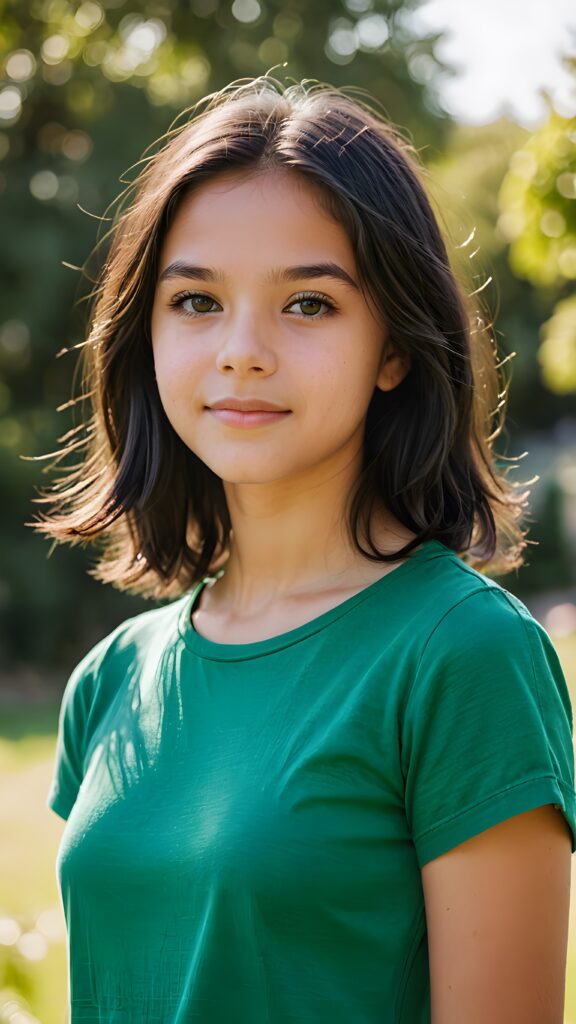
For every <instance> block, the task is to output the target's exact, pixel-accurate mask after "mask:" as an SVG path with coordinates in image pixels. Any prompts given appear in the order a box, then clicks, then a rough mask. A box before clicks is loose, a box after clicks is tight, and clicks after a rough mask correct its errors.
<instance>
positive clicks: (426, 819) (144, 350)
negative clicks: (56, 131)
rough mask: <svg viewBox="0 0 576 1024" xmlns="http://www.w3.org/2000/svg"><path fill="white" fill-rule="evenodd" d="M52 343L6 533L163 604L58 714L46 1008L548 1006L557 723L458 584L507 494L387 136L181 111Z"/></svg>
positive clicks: (536, 631) (332, 113)
mask: <svg viewBox="0 0 576 1024" xmlns="http://www.w3.org/2000/svg"><path fill="white" fill-rule="evenodd" d="M84 353H85V358H86V364H85V371H86V376H85V381H86V383H87V385H88V387H89V389H90V394H91V398H92V410H93V415H92V417H91V419H90V421H89V422H87V424H86V426H87V436H86V438H85V439H84V440H83V441H74V442H73V441H69V443H68V444H67V447H66V449H65V451H72V450H73V449H77V448H79V447H81V446H83V445H88V449H87V452H86V453H85V457H84V460H83V462H82V463H81V464H80V465H79V466H77V467H75V469H74V470H73V471H70V473H69V476H68V478H64V479H63V480H62V479H61V480H60V481H58V483H59V485H60V486H59V487H54V490H53V493H52V495H48V496H46V495H45V496H44V498H42V499H39V500H43V501H48V500H50V501H52V503H53V505H54V509H53V511H52V513H51V514H50V515H48V516H42V517H41V518H40V520H39V522H40V525H36V526H35V528H36V529H38V530H40V531H42V532H44V533H45V534H49V535H50V536H52V537H54V538H56V539H57V540H58V541H69V542H78V541H79V540H80V541H84V542H86V541H92V540H95V539H96V538H102V539H104V541H105V545H104V547H103V551H102V552H101V554H100V558H99V561H98V563H97V566H96V568H95V569H93V570H92V574H93V575H94V576H95V577H96V578H97V579H99V580H101V581H103V582H106V583H111V584H112V585H113V586H115V587H117V588H118V589H122V590H125V591H129V592H132V593H140V594H144V595H147V596H151V597H155V598H169V599H170V600H167V601H165V602H164V603H163V604H161V605H160V606H157V607H154V608H152V609H151V610H149V611H146V612H144V613H142V614H138V615H135V616H133V617H132V618H129V619H128V620H127V621H125V622H123V623H121V624H120V625H119V626H118V627H117V628H116V629H114V630H113V631H112V632H111V633H110V634H109V635H108V636H105V637H104V638H103V639H101V640H100V641H99V642H98V643H97V644H96V645H95V646H94V647H93V649H92V650H90V651H89V652H88V653H87V654H86V655H85V657H83V659H82V660H81V661H80V663H79V664H78V665H77V666H76V668H75V669H74V670H73V672H72V674H71V675H70V678H69V680H68V683H67V686H66V690H65V693H64V697H63V701H62V707H61V712H60V721H59V733H58V744H57V753H56V763H55V770H54V778H53V782H52V786H51V790H50V794H49V797H48V804H49V806H50V807H51V808H52V809H53V810H54V811H55V812H56V813H57V814H59V815H60V816H61V817H62V818H64V819H67V825H66V828H65V831H64V834H63V837H62V841H61V845H60V849H59V853H58V861H57V873H58V881H59V885H60V889H61V895H62V901H63V907H64V911H65V915H66V922H67V928H68V940H69V982H70V997H71V1017H72V1022H73V1024H76V1022H86V1024H88V1022H90V1024H96V1022H106V1024H132V1022H137V1024H142V1022H158V1024H160V1022H161V1024H184V1022H188V1021H190V1022H192V1021H201V1022H203V1024H292V1022H296V1021H299V1022H306V1024H321V1022H322V1024H324V1022H326V1024H426V1022H430V1021H433V1022H434V1024H463V1022H465V1024H488V1022H489V1024H520V1022H521V1024H536V1022H538V1024H561V1021H562V1010H563V1002H564V984H565V969H566V953H567V941H568V916H569V893H570V864H571V858H570V854H571V851H574V849H575V838H574V837H575V833H576V805H575V792H574V756H573V748H572V735H571V733H572V709H571V705H570V698H569V695H568V690H567V686H566V682H565V679H564V677H563V675H562V670H561V668H560V664H559V661H558V658H557V656H556V653H555V651H554V648H553V646H552V643H551V641H550V639H549V637H548V635H547V633H546V632H545V630H544V629H543V628H542V627H541V626H540V625H539V624H538V622H536V621H535V620H534V618H532V616H531V615H530V613H529V612H528V610H527V609H526V607H525V606H524V605H523V604H522V603H521V602H520V601H519V600H518V599H517V598H515V597H514V596H513V595H512V594H510V593H509V592H508V591H507V590H506V589H504V588H503V587H502V586H501V585H499V584H498V583H496V582H495V581H494V580H492V579H491V578H490V577H489V576H488V575H486V574H485V571H492V572H493V573H497V574H498V575H501V574H504V573H506V572H508V571H510V570H512V569H514V568H517V567H518V566H520V565H521V564H522V550H523V548H524V547H525V545H526V542H525V541H524V533H523V531H522V530H521V528H520V518H521V516H522V514H523V509H524V508H525V507H526V495H525V494H523V495H518V494H517V493H516V492H515V491H514V487H513V485H512V484H510V483H509V482H508V481H507V479H506V476H505V474H504V473H502V472H501V471H500V470H499V469H498V467H497V464H496V456H495V455H494V453H493V451H492V442H493V440H494V438H495V437H496V436H497V434H498V433H499V429H501V426H500V428H499V429H496V430H494V423H493V417H494V415H495V410H496V406H497V405H498V399H499V398H501V397H502V395H501V394H500V395H499V394H498V389H499V386H500V384H499V380H498V368H497V366H496V364H495V357H494V352H493V348H492V340H491V338H490V337H489V335H488V333H487V328H486V327H484V325H483V323H482V321H481V320H480V319H478V318H475V317H474V316H473V309H472V307H471V306H470V304H469V301H468V298H467V296H466V293H465V291H464V289H463V287H462V286H461V285H460V284H458V283H457V281H456V279H455V276H454V273H453V271H452V269H451V266H450V262H449V259H448V255H447V252H446V248H445V244H444V242H443V240H442V237H441V233H440V231H439V228H438V224H437V221H436V219H435V217H434V214H433V212H432V209H431V205H430V201H429V199H428V198H427V196H426V192H425V189H424V186H423V184H422V174H421V173H420V168H419V165H418V161H417V159H416V157H415V155H414V151H413V149H412V147H411V146H410V145H409V144H408V143H407V142H406V141H405V140H404V139H403V138H402V136H401V135H400V133H399V132H398V131H396V130H395V129H394V128H393V127H392V126H391V125H390V124H388V123H386V121H385V120H384V119H383V117H382V116H381V115H380V114H378V113H377V112H375V111H373V110H371V108H370V106H369V104H367V103H364V102H363V101H360V100H356V99H354V98H353V97H351V96H348V95H347V94H344V93H343V92H341V91H339V90H336V89H333V88H331V87H328V86H324V85H321V84H317V85H313V86H310V84H309V83H308V84H305V83H301V84H294V85H291V86H289V87H284V86H282V85H280V83H278V82H275V80H273V79H271V78H269V77H266V76H265V77H264V78H262V79H256V80H251V81H248V82H246V81H244V82H243V83H240V84H235V85H233V86H231V87H228V88H227V89H225V90H223V91H222V92H221V93H219V94H214V95H213V96H211V97H209V98H208V102H207V103H206V105H205V109H203V110H202V112H199V111H195V116H193V117H192V118H191V119H190V120H189V121H188V122H187V123H185V124H183V125H182V126H180V127H179V128H177V129H173V131H172V132H170V133H169V135H168V138H167V140H166V141H165V142H164V144H163V145H162V147H161V148H160V149H159V150H158V151H157V152H156V153H155V154H154V155H151V156H149V158H148V159H147V161H146V162H145V166H144V167H143V169H142V170H141V172H140V173H139V175H138V177H137V179H136V182H135V195H134V196H133V197H132V199H131V202H130V204H129V205H128V207H127V209H126V210H125V211H124V212H123V214H122V216H121V217H120V218H119V219H118V220H117V222H116V224H115V227H114V230H113V238H112V245H111V249H110V254H109V257H108V260H107V262H106V265H105V266H104V269H103V272H102V276H101V281H100V285H99V288H98V290H97V299H96V303H95V307H94V311H93V318H92V324H91V330H90V334H89V337H88V339H87V342H86V345H85V349H84ZM500 405H502V403H500ZM61 440H62V439H61Z"/></svg>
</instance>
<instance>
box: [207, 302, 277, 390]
mask: <svg viewBox="0 0 576 1024" xmlns="http://www.w3.org/2000/svg"><path fill="white" fill-rule="evenodd" d="M259 319H260V322H259V323H257V317H256V314H254V315H250V314H249V313H246V314H244V315H242V316H240V315H239V316H237V317H236V318H235V319H234V320H233V321H231V322H230V323H229V325H228V329H227V330H226V333H225V336H224V338H223V340H222V343H221V345H220V348H219V350H218V355H217V357H216V365H217V367H218V370H220V371H221V372H222V373H225V374H228V375H229V374H230V373H231V372H236V373H237V374H240V375H242V374H252V373H259V374H270V373H273V372H274V370H275V369H276V356H275V354H274V352H273V349H272V346H271V345H270V343H269V338H270V330H271V328H268V330H267V332H266V333H267V335H268V340H265V338H264V331H265V328H264V326H263V324H262V317H260V318H259Z"/></svg>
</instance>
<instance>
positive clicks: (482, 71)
mask: <svg viewBox="0 0 576 1024" xmlns="http://www.w3.org/2000/svg"><path fill="white" fill-rule="evenodd" d="M412 17H413V19H414V21H415V22H416V24H417V26H418V28H419V30H421V31H423V32H428V31H434V30H440V29H442V30H446V37H445V38H444V39H443V40H442V42H441V43H439V44H438V45H437V48H436V51H435V52H436V55H437V56H438V58H439V59H440V60H442V61H443V62H446V63H447V64H450V65H454V66H455V67H457V69H458V74H457V75H455V76H454V77H448V76H446V78H445V79H443V80H441V81H440V82H439V85H438V91H439V94H440V99H441V102H442V105H443V106H444V107H445V108H446V109H447V110H448V112H449V113H450V114H452V115H453V116H454V117H455V118H456V119H457V120H459V121H464V122H466V123H468V124H486V123H488V122H490V121H494V120H496V119H497V118H498V117H499V116H500V115H501V114H505V115H507V116H509V117H511V118H512V119H513V120H515V121H517V122H518V123H520V124H522V125H524V127H526V128H536V127H538V125H540V124H542V123H543V121H544V120H545V119H546V116H547V113H548V108H547V106H546V104H545V102H544V100H543V99H542V98H541V97H540V96H539V95H538V89H539V87H540V86H545V87H547V89H548V90H549V91H550V94H551V96H552V98H553V101H554V106H555V107H556V109H557V110H558V112H559V113H560V114H561V115H562V116H563V117H571V116H576V70H574V71H572V72H571V73H570V72H569V70H568V69H567V68H564V67H563V65H562V62H561V54H562V53H566V54H568V55H570V54H572V55H576V0H427V2H426V3H425V4H424V5H423V6H422V7H421V8H419V9H418V10H417V11H415V12H414V14H413V16H412Z"/></svg>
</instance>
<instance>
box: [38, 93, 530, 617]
mask: <svg viewBox="0 0 576 1024" xmlns="http://www.w3.org/2000/svg"><path fill="white" fill-rule="evenodd" d="M349 88H350V89H353V87H349ZM357 91H358V92H362V93H363V90H359V89H358V90H357ZM366 95H368V94H366ZM369 98H370V99H372V100H373V98H371V97H369ZM203 105H204V108H203V109H202V106H203ZM188 113H190V114H191V116H190V117H188V119H187V120H186V121H185V123H183V124H181V125H179V126H178V125H176V127H171V128H170V129H169V131H168V132H167V133H166V135H165V136H163V137H162V139H161V140H159V141H160V142H163V145H162V146H161V148H159V149H158V150H157V151H156V152H153V153H151V154H149V155H148V156H145V157H143V159H142V161H140V162H141V163H143V167H142V168H141V169H140V171H139V172H138V174H137V176H136V178H135V180H134V182H133V183H132V185H131V187H130V188H128V189H126V190H125V192H124V193H123V195H121V196H120V197H119V198H120V199H122V198H123V197H124V198H126V199H128V198H130V202H129V203H128V205H127V208H126V209H125V210H120V209H119V210H118V214H117V217H116V218H110V219H111V220H112V227H111V228H110V229H109V231H108V234H111V235H112V243H111V246H110V249H109V254H108V257H107V260H106V262H105V263H104V265H103V267H102V269H101V271H100V273H99V277H98V279H97V281H96V282H95V283H96V288H95V290H94V292H93V293H92V298H93V299H94V302H93V308H92V312H91V317H90V324H89V331H88V334H87V337H86V340H85V341H83V342H82V343H81V344H80V345H77V346H74V348H79V349H81V353H80V357H79V364H78V366H77V369H78V368H81V369H82V374H83V375H82V386H83V388H84V389H85V393H84V394H81V395H80V396H78V398H76V399H74V400H73V401H72V402H70V403H66V405H75V404H76V402H78V401H84V400H87V399H90V402H91V407H90V408H91V416H90V419H89V421H88V422H81V423H80V425H79V426H76V427H74V428H73V429H72V430H71V431H68V433H66V434H64V435H63V436H61V437H59V438H58V440H59V441H60V442H63V443H64V444H63V447H62V448H61V449H60V451H59V452H58V453H54V452H52V453H49V454H47V455H44V456H40V458H51V457H52V456H53V455H55V454H56V456H57V457H56V459H55V463H54V464H56V463H57V462H59V461H60V460H61V459H62V458H64V456H67V455H69V454H70V453H72V452H73V451H76V450H78V449H82V448H84V449H85V451H84V453H83V460H82V461H81V463H80V464H78V465H76V466H72V467H69V468H68V469H67V471H66V473H65V475H64V476H63V477H60V478H59V479H57V480H55V481H54V483H53V485H52V486H51V488H49V489H48V490H46V489H45V490H42V491H38V490H37V489H36V490H37V493H39V494H41V495H42V496H41V497H40V498H36V499H32V500H33V501H36V502H38V503H51V505H52V508H51V510H50V512H49V514H47V515H46V514H42V513H41V514H39V515H38V516H36V517H35V520H34V521H33V522H30V523H26V525H27V526H32V527H33V528H34V529H35V530H37V531H38V532H39V533H42V534H47V535H49V536H51V537H53V538H54V539H55V542H56V543H62V542H68V543H71V544H78V543H81V544H87V543H90V542H97V543H99V544H101V551H100V553H99V557H98V560H97V562H96V564H95V566H94V567H93V568H91V569H90V570H89V574H90V575H92V576H93V577H94V578H96V579H97V580H100V581H102V582H105V583H111V584H112V585H113V586H114V587H116V588H117V589H119V590H123V591H128V592H131V593H134V594H141V595H143V596H145V597H156V598H164V597H174V596H179V595H181V594H182V593H184V592H185V591H186V590H188V589H189V588H191V587H192V586H194V585H195V584H196V583H197V582H198V581H199V580H201V579H202V578H203V577H204V576H205V575H207V574H210V573H212V572H214V570H215V569H217V568H218V567H219V566H220V565H222V564H223V561H225V559H226V557H227V556H228V554H229V552H230V542H231V521H230V517H229V512H228V507H227V502H226V498H225V493H224V486H223V482H222V480H221V479H220V478H219V477H218V476H217V475H216V474H215V473H214V472H213V471H212V470H211V469H210V468H209V467H208V466H206V465H205V463H203V462H202V460H201V459H200V458H198V456H197V455H196V454H195V453H194V452H192V451H190V450H189V449H188V447H187V446H186V445H185V444H184V443H183V441H182V440H181V438H180V437H179V436H178V435H177V434H176V432H175V431H174V429H173V428H172V426H171V424H170V422H169V420H168V418H167V416H166V413H165V411H164V409H163V406H162V404H161V401H160V397H159V393H158V389H157V384H156V380H155V374H154V364H153V356H152V344H151V331H150V320H151V310H152V303H153V298H154V293H155V288H156V281H157V275H158V272H159V265H158V264H159V253H160V249H161V245H162V241H163V239H164V237H165V235H166V233H167V231H168V229H169V227H170V225H171V223H172V222H173V220H174V217H175V215H176V213H177V210H178V207H179V204H180V203H181V201H182V199H183V198H184V196H186V195H189V194H190V192H191V191H193V190H194V189H195V188H196V186H198V185H200V184H201V183H203V182H206V181H207V180H209V179H212V178H214V177H215V176H216V175H218V174H221V173H222V172H230V171H234V170H237V171H238V172H241V171H249V172H252V173H254V174H258V173H262V172H266V171H271V170H272V171H273V170H279V171H282V172H285V173H290V174H297V175H300V176H302V177H303V178H305V179H306V180H307V182H308V183H309V184H311V185H313V186H314V187H315V191H316V194H317V195H318V200H319V202H320V203H321V204H322V206H323V207H324V209H325V210H327V211H328V212H329V213H330V215H331V216H332V217H333V218H335V220H336V221H338V222H339V223H340V224H341V225H342V226H343V227H344V228H345V230H346V232H347V233H348V236H349V238H350V240H351V242H352V245H353V248H354V252H355V255H356V263H357V271H358V275H359V278H360V282H361V285H362V289H363V292H364V295H365V297H366V298H370V299H372V300H373V302H374V303H375V305H376V308H377V310H378V311H379V313H380V315H381V317H382V321H383V323H384V324H385V326H386V328H387V335H388V340H389V343H390V344H391V345H392V347H393V348H394V349H395V350H396V351H397V352H399V353H400V354H403V355H404V356H408V357H410V362H411V365H410V369H409V371H408V373H407V374H406V376H405V377H404V379H403V380H402V382H401V383H400V384H399V385H398V386H397V387H396V388H394V389H393V390H391V391H386V392H384V391H382V390H380V389H378V388H376V389H375V391H374V394H373V396H372V398H371V400H370V404H369V407H368V412H367V417H366V425H365V435H364V453H363V463H362V469H361V473H360V475H359V478H358V480H357V482H356V485H355V487H354V489H353V493H352V494H351V495H350V497H349V502H348V505H347V509H346V517H347V521H348V529H349V535H350V538H351V540H352V541H353V543H354V545H355V546H356V548H357V549H358V551H360V552H361V553H362V554H363V555H364V556H365V557H366V558H368V559H370V560H372V561H381V562H389V561H396V560H399V559H402V558H407V557H409V555H410V552H411V551H412V550H413V549H414V548H416V547H417V546H419V545H420V544H421V543H422V542H423V541H424V540H427V539H430V538H434V539H437V540H439V541H441V542H442V543H443V544H445V545H446V546H448V547H449V548H451V549H452V550H453V551H455V552H456V553H457V554H458V555H459V556H460V557H461V558H462V559H463V560H464V561H466V562H467V563H468V564H470V565H472V566H473V567H476V568H478V569H479V570H480V571H482V572H486V571H491V572H493V573H496V574H498V575H500V574H503V573H506V572H509V571H510V570H512V569H516V568H518V567H519V566H520V565H522V564H523V555H522V551H523V549H524V548H525V547H526V544H527V542H526V541H525V540H524V536H525V532H524V531H523V530H522V528H521V525H520V524H521V519H522V515H523V509H525V508H526V505H527V496H528V494H529V491H525V492H523V493H521V494H518V493H517V492H516V491H515V488H516V487H518V486H520V485H518V484H513V483H511V482H510V481H509V480H508V479H507V472H508V470H507V469H506V468H504V469H502V468H501V467H499V466H498V462H499V461H500V462H501V460H504V461H510V460H507V457H506V456H496V455H495V453H494V452H493V442H494V440H495V439H496V437H498V436H499V434H500V433H501V431H502V427H503V423H504V415H505V413H504V410H505V404H506V400H507V390H508V384H507V383H505V385H504V387H502V381H501V379H500V370H501V367H502V365H503V362H506V360H503V361H502V362H501V363H498V362H497V353H496V347H495V342H494V340H493V338H492V335H491V334H490V326H491V325H490V324H488V322H487V320H486V319H483V318H482V317H480V316H478V313H477V308H476V306H475V305H474V304H473V303H472V301H471V297H470V296H469V295H468V294H467V292H466V291H465V290H464V287H463V285H462V284H461V283H460V282H459V280H458V275H457V274H456V273H455V272H454V271H453V270H452V268H451V265H450V261H449V257H448V254H447V247H446V244H445V242H444V240H443V237H442V234H441V231H440V228H439V225H438V222H437V220H436V217H435V215H434V212H433V209H432V204H431V200H430V199H429V198H428V196H427V193H426V189H425V187H424V184H423V179H424V175H425V173H426V171H425V169H424V168H423V167H422V166H421V164H420V161H419V158H418V156H417V152H416V150H415V148H414V147H413V145H412V143H411V142H410V141H408V140H407V139H406V138H405V137H404V136H403V135H402V133H401V131H400V130H399V129H398V128H397V127H395V126H393V125H392V123H390V122H389V120H388V119H387V118H386V117H384V116H382V115H381V114H380V113H379V112H378V111H377V110H374V109H372V107H371V106H370V105H369V103H367V102H364V101H363V100H360V99H357V98H354V97H352V96H349V95H347V94H346V93H345V92H344V91H343V90H342V89H338V88H335V87H333V86H330V85H326V84H323V83H316V84H310V80H304V81H302V82H299V83H294V84H292V85H288V86H285V85H283V84H282V83H280V82H278V81H276V80H275V79H273V78H271V77H270V76H268V75H266V76H261V77H260V78H257V79H241V80H239V81H238V82H234V83H232V84H231V85H229V86H227V87H226V88H224V89H222V90H221V91H219V92H216V93H212V94H210V95H209V96H207V97H205V98H204V100H200V101H199V103H198V104H195V105H194V106H193V107H191V108H188V110H187V111H184V114H185V115H186V114H188ZM179 116H180V117H181V116H182V115H179ZM177 121H178V118H176V122H177ZM174 123H175V122H173V125H174ZM163 140H165V141H163ZM153 145H154V144H153ZM147 152H148V151H145V153H147ZM120 180H121V181H124V182H125V181H126V179H125V178H121V179H120ZM131 193H134V194H133V195H132V194H131ZM116 201H117V200H116ZM106 237H107V236H106ZM104 240H105V239H103V240H102V241H104ZM64 351H69V350H66V349H65V350H64ZM508 358H510V357H508ZM65 407H66V406H61V407H60V408H65ZM80 430H84V432H85V436H84V437H81V438H78V437H77V436H76V435H77V434H78V432H79V431H80ZM529 482H531V481H529ZM382 502H383V503H384V504H385V506H386V508H387V509H389V510H390V512H391V513H392V514H393V515H394V516H396V517H397V519H398V520H400V522H401V523H403V524H404V525H405V526H406V527H407V528H409V529H410V530H411V531H412V532H414V533H415V534H416V536H415V537H414V538H413V539H412V540H411V541H410V542H409V543H407V544H405V545H404V546H403V547H401V548H399V549H398V550H397V551H396V552H394V553H388V554H385V553H383V552H382V551H380V550H379V549H378V548H377V547H376V546H375V544H374V541H373V539H372V536H371V533H370V523H371V515H372V511H373V509H374V507H375V506H376V504H378V503H382ZM361 529H362V530H363V536H364V538H365V539H366V540H367V543H368V548H365V547H363V546H362V543H361V539H360V537H361V534H360V530H361ZM232 538H233V535H232ZM528 543H531V542H530V541H528Z"/></svg>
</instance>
